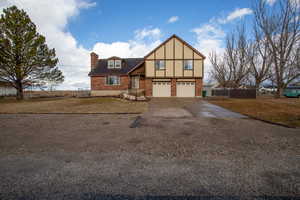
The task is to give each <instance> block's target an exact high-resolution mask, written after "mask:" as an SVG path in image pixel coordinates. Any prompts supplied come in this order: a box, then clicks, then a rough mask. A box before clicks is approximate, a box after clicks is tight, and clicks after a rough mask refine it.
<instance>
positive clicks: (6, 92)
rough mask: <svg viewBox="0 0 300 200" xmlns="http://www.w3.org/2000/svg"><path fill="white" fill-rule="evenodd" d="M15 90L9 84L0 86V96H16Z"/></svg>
mask: <svg viewBox="0 0 300 200" xmlns="http://www.w3.org/2000/svg"><path fill="white" fill-rule="evenodd" d="M16 94H17V90H16V89H15V88H13V87H9V86H0V96H1V97H4V96H16Z"/></svg>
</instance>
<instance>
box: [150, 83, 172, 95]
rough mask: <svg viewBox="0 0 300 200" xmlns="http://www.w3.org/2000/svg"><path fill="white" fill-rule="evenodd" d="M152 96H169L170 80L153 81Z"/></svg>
mask: <svg viewBox="0 0 300 200" xmlns="http://www.w3.org/2000/svg"><path fill="white" fill-rule="evenodd" d="M152 88H153V97H170V96H171V82H169V81H168V82H167V81H166V82H153V87H152Z"/></svg>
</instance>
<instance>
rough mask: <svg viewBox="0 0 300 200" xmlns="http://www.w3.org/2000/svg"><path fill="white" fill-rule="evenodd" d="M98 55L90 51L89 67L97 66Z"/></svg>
mask: <svg viewBox="0 0 300 200" xmlns="http://www.w3.org/2000/svg"><path fill="white" fill-rule="evenodd" d="M98 58H99V56H98V55H97V54H96V53H94V52H92V53H91V69H94V68H95V67H96V66H97V62H98Z"/></svg>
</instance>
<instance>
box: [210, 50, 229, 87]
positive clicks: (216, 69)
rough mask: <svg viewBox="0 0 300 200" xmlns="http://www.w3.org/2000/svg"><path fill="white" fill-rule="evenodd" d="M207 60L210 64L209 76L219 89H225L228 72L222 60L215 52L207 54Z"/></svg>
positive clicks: (227, 81)
mask: <svg viewBox="0 0 300 200" xmlns="http://www.w3.org/2000/svg"><path fill="white" fill-rule="evenodd" d="M209 60H210V62H211V64H212V70H211V71H210V75H211V77H212V79H214V80H216V81H217V82H218V83H219V85H220V86H221V87H224V88H225V87H227V86H228V83H229V81H230V71H229V69H228V67H227V66H226V65H225V62H224V59H219V58H218V55H217V53H216V52H211V53H210V54H209Z"/></svg>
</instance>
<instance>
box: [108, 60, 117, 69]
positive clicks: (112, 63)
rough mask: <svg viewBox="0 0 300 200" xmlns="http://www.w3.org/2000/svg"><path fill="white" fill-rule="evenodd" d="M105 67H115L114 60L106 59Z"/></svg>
mask: <svg viewBox="0 0 300 200" xmlns="http://www.w3.org/2000/svg"><path fill="white" fill-rule="evenodd" d="M107 68H108V69H113V68H115V62H114V60H108V61H107Z"/></svg>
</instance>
